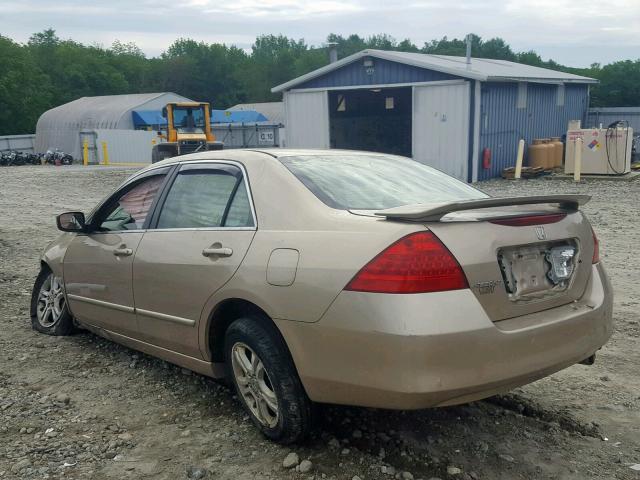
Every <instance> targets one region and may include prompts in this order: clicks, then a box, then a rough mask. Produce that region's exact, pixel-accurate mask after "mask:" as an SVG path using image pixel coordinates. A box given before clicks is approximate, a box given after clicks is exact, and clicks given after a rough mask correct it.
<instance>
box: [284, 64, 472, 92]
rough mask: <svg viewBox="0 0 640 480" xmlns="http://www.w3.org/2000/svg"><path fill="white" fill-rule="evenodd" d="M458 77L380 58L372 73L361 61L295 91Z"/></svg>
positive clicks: (298, 87) (299, 86)
mask: <svg viewBox="0 0 640 480" xmlns="http://www.w3.org/2000/svg"><path fill="white" fill-rule="evenodd" d="M459 78H460V77H456V76H453V75H449V74H447V73H440V72H435V71H433V70H426V69H424V68H418V67H413V66H411V65H405V64H402V63H397V62H390V61H388V60H382V59H380V58H374V59H373V71H371V70H369V71H367V69H366V68H365V67H364V66H363V63H362V60H358V61H355V62H353V63H350V64H349V65H346V66H344V67H342V68H339V69H338V70H334V71H333V72H330V73H327V74H326V75H323V76H321V77H317V78H314V79H312V80H309V81H308V82H305V83H303V84H301V85H298V86H296V89H302V88H330V87H346V86H357V85H381V84H392V83H415V82H433V81H438V80H455V79H459Z"/></svg>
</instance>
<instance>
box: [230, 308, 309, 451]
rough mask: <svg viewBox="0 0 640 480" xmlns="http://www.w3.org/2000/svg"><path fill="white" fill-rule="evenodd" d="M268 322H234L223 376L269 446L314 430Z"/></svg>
mask: <svg viewBox="0 0 640 480" xmlns="http://www.w3.org/2000/svg"><path fill="white" fill-rule="evenodd" d="M267 322H269V320H268V319H264V318H259V317H246V318H240V319H238V320H236V321H234V322H233V323H232V324H231V325H230V326H229V328H228V329H227V333H226V337H225V360H226V366H227V374H228V377H229V378H230V379H231V382H232V383H233V386H234V388H235V390H236V393H237V394H238V398H239V399H240V401H241V402H242V404H243V406H244V407H245V409H246V410H247V411H248V413H249V416H250V417H251V420H252V421H253V423H254V424H255V425H256V426H257V427H258V428H259V429H260V430H261V431H262V432H263V433H264V435H266V436H267V437H268V438H270V439H271V440H274V441H277V442H280V443H285V444H286V443H292V442H296V441H299V440H301V439H303V438H304V437H305V436H307V435H308V434H309V433H310V431H311V428H312V411H313V404H312V402H311V400H309V398H308V397H307V394H306V393H305V391H304V388H303V387H302V383H301V382H300V379H299V378H298V373H297V372H296V369H295V367H294V365H293V361H292V360H291V357H290V355H289V351H288V349H287V346H286V344H285V343H284V340H283V339H282V337H280V335H279V333H278V332H277V331H276V330H275V328H274V327H273V326H271V324H269V323H267Z"/></svg>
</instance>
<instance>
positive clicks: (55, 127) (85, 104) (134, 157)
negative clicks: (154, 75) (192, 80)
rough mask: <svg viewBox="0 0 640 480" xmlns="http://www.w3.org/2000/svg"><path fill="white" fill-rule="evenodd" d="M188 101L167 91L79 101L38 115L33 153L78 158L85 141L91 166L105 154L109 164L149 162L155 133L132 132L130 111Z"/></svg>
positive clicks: (160, 108)
mask: <svg viewBox="0 0 640 480" xmlns="http://www.w3.org/2000/svg"><path fill="white" fill-rule="evenodd" d="M191 101H193V100H191V99H189V98H186V97H183V96H182V95H177V94H175V93H171V92H164V93H139V94H131V95H106V96H101V97H83V98H79V99H78V100H74V101H73V102H69V103H65V104H64V105H60V106H58V107H55V108H52V109H51V110H47V111H46V112H44V113H43V114H42V115H41V116H40V118H39V119H38V123H37V124H36V139H35V150H36V152H45V151H47V150H49V149H56V148H58V149H60V150H62V151H64V152H66V153H69V154H71V155H72V156H73V158H74V159H81V158H82V149H83V144H84V142H87V144H88V145H89V156H90V162H91V163H94V162H95V163H98V162H101V163H104V158H102V157H103V156H104V155H105V152H106V154H107V155H108V156H109V159H110V162H111V163H127V162H128V163H150V162H151V145H152V142H154V141H155V139H156V133H155V132H145V131H135V125H134V111H136V110H141V111H146V110H157V111H160V110H162V107H164V106H165V105H166V104H167V103H169V102H191ZM110 149H112V150H111V153H110V154H109V152H110Z"/></svg>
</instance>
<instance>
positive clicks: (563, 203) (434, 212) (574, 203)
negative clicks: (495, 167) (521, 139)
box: [374, 195, 591, 222]
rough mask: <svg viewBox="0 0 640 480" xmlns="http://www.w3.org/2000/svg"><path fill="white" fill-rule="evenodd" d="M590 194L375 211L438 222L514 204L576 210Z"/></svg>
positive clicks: (438, 204)
mask: <svg viewBox="0 0 640 480" xmlns="http://www.w3.org/2000/svg"><path fill="white" fill-rule="evenodd" d="M589 200H591V196H589V195H534V196H530V197H505V198H480V199H477V200H462V201H458V202H447V203H426V204H417V205H403V206H401V207H394V208H387V209H386V210H379V211H376V212H374V213H375V214H376V215H380V216H383V217H387V218H389V219H398V220H410V221H414V222H438V221H440V220H441V219H442V217H444V216H445V215H447V214H449V213H453V212H460V211H464V210H478V209H482V208H493V207H510V206H514V205H540V204H558V206H559V208H560V209H561V210H564V211H567V212H575V211H577V210H578V208H579V207H580V206H581V205H584V204H585V203H587V202H588V201H589Z"/></svg>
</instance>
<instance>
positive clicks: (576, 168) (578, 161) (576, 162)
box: [573, 137, 582, 182]
mask: <svg viewBox="0 0 640 480" xmlns="http://www.w3.org/2000/svg"><path fill="white" fill-rule="evenodd" d="M581 169H582V138H580V137H578V138H576V146H575V150H574V154H573V181H574V182H579V181H580V170H581Z"/></svg>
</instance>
